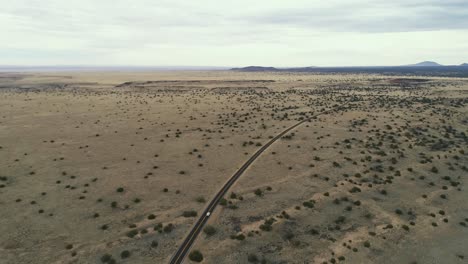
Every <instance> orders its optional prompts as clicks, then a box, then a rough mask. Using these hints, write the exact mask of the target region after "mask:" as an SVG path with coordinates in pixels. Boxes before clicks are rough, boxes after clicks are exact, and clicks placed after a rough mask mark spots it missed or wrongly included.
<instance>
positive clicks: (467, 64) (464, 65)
mask: <svg viewBox="0 0 468 264" xmlns="http://www.w3.org/2000/svg"><path fill="white" fill-rule="evenodd" d="M460 66H462V67H468V63H462V64H460Z"/></svg>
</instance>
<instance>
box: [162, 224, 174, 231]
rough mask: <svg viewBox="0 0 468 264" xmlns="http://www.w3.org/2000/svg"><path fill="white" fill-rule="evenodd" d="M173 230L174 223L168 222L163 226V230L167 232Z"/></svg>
mask: <svg viewBox="0 0 468 264" xmlns="http://www.w3.org/2000/svg"><path fill="white" fill-rule="evenodd" d="M172 230H174V225H173V224H168V225H167V226H165V227H164V228H163V231H164V232H165V233H170V232H172Z"/></svg>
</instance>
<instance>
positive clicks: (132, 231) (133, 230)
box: [127, 229, 138, 238]
mask: <svg viewBox="0 0 468 264" xmlns="http://www.w3.org/2000/svg"><path fill="white" fill-rule="evenodd" d="M136 235H138V230H136V229H132V230H130V231H128V232H127V236H128V237H129V238H133V237H135V236H136Z"/></svg>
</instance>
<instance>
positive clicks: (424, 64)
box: [406, 61, 443, 67]
mask: <svg viewBox="0 0 468 264" xmlns="http://www.w3.org/2000/svg"><path fill="white" fill-rule="evenodd" d="M406 66H409V67H440V66H443V65H442V64H439V63H437V62H434V61H423V62H420V63H416V64H410V65H406Z"/></svg>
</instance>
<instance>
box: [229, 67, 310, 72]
mask: <svg viewBox="0 0 468 264" xmlns="http://www.w3.org/2000/svg"><path fill="white" fill-rule="evenodd" d="M315 68H317V67H314V66H310V67H294V68H275V67H261V66H248V67H243V68H233V69H231V70H232V71H244V72H266V71H269V72H271V71H287V72H309V71H312V70H314V69H315Z"/></svg>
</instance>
